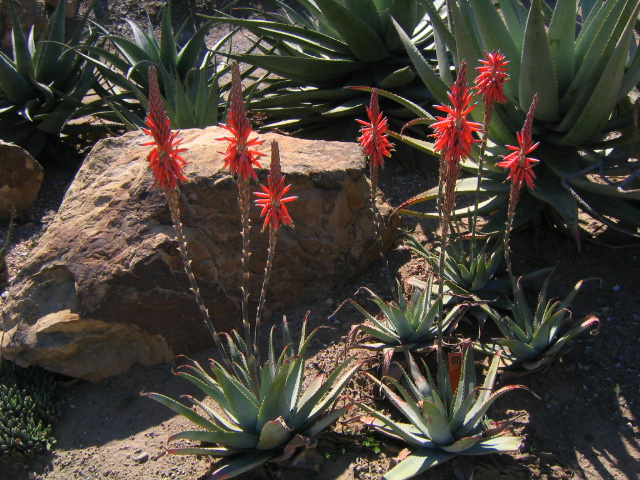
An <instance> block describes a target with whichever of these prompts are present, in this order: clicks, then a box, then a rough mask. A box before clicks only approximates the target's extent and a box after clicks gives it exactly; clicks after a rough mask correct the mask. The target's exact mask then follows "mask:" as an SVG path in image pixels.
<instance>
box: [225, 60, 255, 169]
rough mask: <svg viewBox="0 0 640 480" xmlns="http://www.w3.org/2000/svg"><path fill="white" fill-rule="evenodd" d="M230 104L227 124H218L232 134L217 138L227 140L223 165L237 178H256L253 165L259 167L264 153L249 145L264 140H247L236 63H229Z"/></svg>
mask: <svg viewBox="0 0 640 480" xmlns="http://www.w3.org/2000/svg"><path fill="white" fill-rule="evenodd" d="M230 103H231V105H230V107H229V118H228V122H229V123H228V124H227V125H225V124H223V123H221V124H220V126H221V127H222V128H224V129H225V130H228V131H229V132H230V133H231V134H232V135H233V136H232V137H222V138H218V139H217V140H226V141H228V142H229V145H228V146H227V151H226V152H221V153H223V154H224V166H225V167H227V166H228V167H229V170H231V173H233V174H237V175H238V178H239V179H242V180H245V181H248V180H250V179H254V180H258V176H257V175H256V171H255V170H254V167H260V163H258V158H259V157H261V156H263V155H264V153H262V152H259V151H257V150H251V149H250V148H249V147H255V146H257V145H262V144H263V143H264V140H258V139H257V138H254V139H252V140H249V135H251V131H252V130H251V125H250V124H249V120H248V119H247V114H246V113H245V110H244V100H243V98H242V80H241V79H240V69H239V68H238V64H237V63H235V62H234V63H233V64H231V102H230Z"/></svg>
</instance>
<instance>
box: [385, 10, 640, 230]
mask: <svg viewBox="0 0 640 480" xmlns="http://www.w3.org/2000/svg"><path fill="white" fill-rule="evenodd" d="M425 4H427V6H428V4H429V2H425ZM448 6H449V10H448V15H449V19H450V24H451V25H452V26H453V31H452V30H449V27H448V25H447V24H446V23H445V22H443V21H442V19H441V18H440V15H439V12H435V11H431V12H430V21H431V22H432V25H433V28H434V30H435V35H436V36H437V37H440V39H441V41H442V42H443V43H444V44H446V46H447V49H448V51H449V52H450V54H451V56H452V58H453V61H454V62H455V64H456V65H459V64H460V63H461V62H462V61H463V60H465V61H466V62H467V63H468V64H469V66H470V68H473V69H475V68H477V67H478V66H479V65H480V64H479V63H478V62H479V60H478V59H479V58H482V55H483V51H491V50H493V51H498V50H499V51H500V52H502V54H504V55H505V57H506V59H507V60H508V61H509V62H510V63H509V75H510V77H511V80H510V81H509V82H507V83H505V85H504V94H505V95H506V97H507V99H508V102H506V103H505V104H503V105H498V104H496V105H495V107H494V112H495V113H494V115H493V117H492V124H491V129H490V140H491V142H492V143H490V144H489V146H488V148H487V152H488V156H487V158H486V161H485V162H484V163H483V169H482V171H481V175H480V177H481V178H480V188H479V190H480V195H482V197H483V199H484V201H483V203H481V205H480V207H479V208H480V213H487V212H490V211H495V210H499V209H502V210H503V211H506V205H505V204H506V198H507V196H508V192H507V191H505V189H504V188H501V187H502V185H501V184H502V182H503V180H504V173H502V172H500V171H499V169H498V168H497V167H496V166H495V163H496V162H497V161H499V160H498V159H499V158H500V155H502V154H504V153H505V151H504V148H503V147H502V146H503V145H506V144H513V143H514V140H515V133H516V132H517V131H518V130H519V128H520V125H522V122H523V121H524V117H525V114H526V112H527V109H528V107H529V105H530V103H531V100H532V98H533V95H534V94H535V93H536V92H537V93H538V94H539V103H538V108H537V109H536V112H535V119H534V124H533V134H534V136H535V140H536V141H538V142H540V147H539V149H538V151H537V154H538V158H539V159H540V160H541V167H540V169H539V175H538V177H539V178H538V181H537V187H538V188H537V189H536V190H535V191H534V190H532V191H529V192H526V193H525V194H524V195H523V198H522V203H521V205H520V208H519V217H520V218H517V219H516V223H518V224H522V223H523V222H526V221H527V220H528V219H530V218H532V216H534V215H536V214H537V213H538V212H539V211H540V209H541V208H542V207H543V206H545V205H548V206H549V207H550V208H551V209H552V211H553V212H555V213H556V214H557V216H558V217H559V218H561V219H562V222H564V224H565V225H566V226H567V227H568V229H569V231H570V232H571V233H572V235H573V236H574V237H575V238H576V239H577V238H578V211H579V209H582V210H583V211H585V212H587V213H589V214H590V215H592V216H593V217H594V218H596V219H597V220H599V221H602V222H604V223H606V224H607V225H610V226H612V227H614V228H620V229H624V230H625V231H627V232H628V233H634V232H636V233H637V228H638V226H639V225H640V208H639V207H638V201H639V200H640V193H639V192H638V190H637V189H634V179H635V181H637V178H638V167H637V165H635V164H634V163H633V162H630V161H629V157H630V155H631V154H632V152H631V148H632V146H633V134H632V132H633V128H634V127H633V117H634V114H633V105H632V103H631V100H630V99H629V96H628V95H629V92H630V91H631V90H632V89H633V88H634V87H635V86H636V85H637V84H638V82H639V81H640V49H638V48H637V44H636V38H635V36H634V26H635V24H636V19H637V18H638V13H639V12H640V4H638V2H637V1H635V0H613V1H610V2H580V6H577V5H576V2H574V1H572V0H559V1H558V2H556V3H555V7H554V8H553V9H551V8H550V7H548V6H547V4H546V2H543V1H541V0H534V1H532V2H530V7H529V8H528V9H527V8H526V7H525V6H524V5H523V3H521V2H519V1H517V0H508V1H505V2H500V5H499V6H496V5H494V2H492V1H491V0H477V1H476V0H474V1H469V0H457V1H455V2H449V4H448ZM396 27H397V28H398V32H399V33H400V37H401V38H402V39H403V40H404V42H405V47H406V48H407V51H408V53H409V54H410V56H411V58H412V61H413V62H414V66H415V68H416V70H417V71H418V72H420V74H421V78H422V80H423V81H424V83H425V85H426V86H427V87H428V88H429V89H430V90H431V91H432V92H433V93H434V94H435V95H436V97H437V98H438V100H439V101H441V102H444V101H445V100H446V97H444V95H442V94H441V93H439V92H441V91H442V88H443V86H445V85H446V84H448V83H449V80H448V79H447V76H446V75H448V70H449V68H448V67H447V68H440V69H439V70H438V71H437V72H436V71H434V69H433V68H431V66H430V62H429V60H428V59H425V58H424V57H423V56H422V55H421V52H420V51H419V50H418V49H416V48H415V47H414V46H412V45H411V42H410V41H409V37H408V35H407V34H404V33H403V32H400V29H401V26H400V25H396ZM439 58H440V65H443V66H444V65H446V64H447V63H446V62H448V60H447V57H445V56H444V55H440V57H439ZM380 94H381V95H383V93H382V92H380ZM414 111H415V114H416V115H421V113H419V111H418V110H416V109H414ZM473 114H474V116H475V118H476V120H477V121H480V120H481V119H482V115H483V108H482V105H479V108H477V109H476V110H475V111H474V113H473ZM401 139H402V140H404V141H405V142H407V143H410V144H412V145H414V146H416V147H418V148H420V149H421V150H424V151H426V152H432V151H433V145H432V144H431V143H430V142H425V141H422V140H419V139H414V138H410V137H407V136H404V137H402V138H401ZM473 157H474V158H475V159H476V160H477V159H478V157H479V151H478V149H476V150H475V151H474V155H473ZM463 168H465V169H466V170H467V171H469V172H470V173H473V174H475V173H477V171H478V162H477V161H472V160H470V161H467V162H465V163H464V164H463ZM595 177H599V178H597V179H596V178H595ZM477 185H478V181H477V180H476V179H472V178H470V179H466V180H465V181H463V182H461V184H460V185H458V191H459V193H460V194H466V195H475V192H476V187H477ZM436 194H437V191H436V189H433V190H430V191H428V192H425V193H423V194H421V195H419V196H417V197H416V198H415V199H413V203H417V202H419V201H424V200H428V199H433V198H435V195H436ZM408 206H410V205H407V207H408ZM404 213H407V214H409V213H411V214H415V215H420V214H418V213H415V212H412V211H411V210H410V209H409V208H406V209H405V211H404ZM428 215H429V216H433V217H435V216H436V214H435V213H429V214H428ZM457 215H468V209H461V210H459V211H458V212H457ZM503 218H504V217H503V215H498V216H494V218H493V219H492V220H493V221H490V222H489V224H488V225H486V226H485V228H484V229H483V231H484V232H486V233H498V232H500V230H501V227H502V224H503V220H502V219H503ZM611 219H614V220H613V221H612V220H611Z"/></svg>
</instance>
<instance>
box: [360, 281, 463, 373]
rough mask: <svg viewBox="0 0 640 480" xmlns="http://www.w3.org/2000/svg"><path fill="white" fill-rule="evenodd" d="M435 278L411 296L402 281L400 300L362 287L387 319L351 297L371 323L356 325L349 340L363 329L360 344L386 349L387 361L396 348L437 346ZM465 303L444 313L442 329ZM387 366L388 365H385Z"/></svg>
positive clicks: (445, 327)
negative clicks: (403, 288)
mask: <svg viewBox="0 0 640 480" xmlns="http://www.w3.org/2000/svg"><path fill="white" fill-rule="evenodd" d="M432 287H433V278H431V279H430V280H429V282H428V284H427V285H426V287H425V288H424V289H422V290H419V289H416V290H414V292H413V293H412V294H411V296H410V298H406V296H405V294H404V293H403V292H402V287H401V286H400V285H399V284H398V295H397V299H398V303H396V302H390V303H388V304H387V303H386V302H385V301H384V300H383V299H381V298H380V297H378V296H377V295H376V294H375V293H373V292H372V291H371V290H369V289H368V288H364V287H363V288H362V290H364V291H366V292H368V293H369V294H370V295H371V300H372V301H373V302H374V303H375V304H376V306H377V307H378V308H379V309H380V311H381V312H382V316H383V319H382V320H378V318H376V316H374V315H372V314H371V313H369V312H367V311H366V310H365V309H364V308H362V307H361V306H360V305H359V304H358V303H357V302H356V301H355V300H349V303H351V304H352V305H353V306H354V307H356V309H357V310H358V311H359V312H360V313H362V315H364V317H365V319H366V320H367V321H368V323H363V324H361V325H357V326H355V327H354V328H353V329H352V330H351V333H350V335H349V337H350V339H349V343H353V342H354V340H355V337H356V335H357V334H358V333H359V332H362V333H364V334H366V335H367V339H366V340H364V341H362V342H360V343H358V344H357V346H358V347H362V348H367V349H371V350H382V351H383V353H384V354H385V363H386V364H388V363H389V361H390V359H391V356H392V355H393V353H394V352H396V351H414V352H419V351H426V350H429V349H432V348H433V343H434V340H435V338H436V334H437V330H438V327H437V322H436V319H437V316H438V307H439V300H438V299H437V295H435V290H434V289H433V288H432ZM465 309H466V306H465V305H462V304H460V305H456V306H455V307H454V308H453V309H451V311H450V312H449V313H448V314H447V315H446V316H445V317H444V319H443V321H442V330H443V331H446V330H447V329H449V328H450V327H452V326H453V325H454V324H455V323H456V321H457V320H458V319H459V318H460V317H461V316H462V314H463V313H464V311H465ZM385 370H386V369H385Z"/></svg>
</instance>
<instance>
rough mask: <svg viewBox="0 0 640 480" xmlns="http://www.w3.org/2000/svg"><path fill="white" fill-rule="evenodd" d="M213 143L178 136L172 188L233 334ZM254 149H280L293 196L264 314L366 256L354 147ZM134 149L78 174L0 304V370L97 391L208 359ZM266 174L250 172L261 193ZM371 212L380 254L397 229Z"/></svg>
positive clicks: (224, 217)
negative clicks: (193, 358) (111, 382)
mask: <svg viewBox="0 0 640 480" xmlns="http://www.w3.org/2000/svg"><path fill="white" fill-rule="evenodd" d="M224 135H225V131H223V130H221V129H219V128H217V127H211V128H208V129H206V130H185V131H183V132H182V136H183V137H184V142H183V145H184V146H185V147H187V148H188V149H189V150H188V152H187V153H186V154H185V159H187V161H188V162H189V165H187V168H186V171H187V175H188V177H189V178H190V180H191V181H190V182H189V183H187V184H183V186H182V187H181V211H182V218H183V223H184V226H185V228H184V230H185V235H186V236H187V239H188V243H189V251H190V254H191V257H192V259H193V269H194V271H195V274H196V277H197V279H198V281H199V284H200V289H201V292H202V294H203V297H204V299H205V302H206V304H207V306H208V307H209V310H210V312H211V316H212V318H213V321H214V324H215V326H216V329H218V330H219V331H229V330H231V329H233V328H238V327H239V326H240V318H241V313H240V302H241V294H240V284H241V236H240V221H239V211H238V205H237V186H236V184H235V182H234V181H233V180H232V178H231V177H230V176H229V174H228V172H227V170H225V169H223V168H222V165H223V162H222V155H221V154H220V153H219V152H220V151H222V150H224V148H225V142H221V141H217V140H216V138H219V137H221V136H224ZM262 138H266V139H267V140H268V141H269V140H271V139H277V140H278V142H279V144H280V152H281V158H282V170H283V173H284V174H285V175H286V177H287V178H286V181H287V183H291V184H292V190H291V193H292V194H294V195H297V196H298V200H297V201H295V202H293V203H290V204H288V205H289V211H290V214H291V217H292V218H293V221H294V223H295V225H296V228H295V229H284V230H282V231H281V233H280V236H279V240H278V245H277V251H276V255H275V261H274V266H273V276H272V278H271V282H270V285H269V292H268V295H267V303H268V305H270V306H271V308H277V307H279V306H284V305H289V304H293V303H297V302H311V301H314V300H320V299H323V298H326V296H328V295H329V294H330V292H331V291H332V290H333V289H335V288H336V287H338V286H340V285H341V284H343V283H344V282H346V281H347V280H349V279H352V278H353V277H354V276H356V275H358V274H359V273H361V272H362V271H363V269H365V268H366V267H367V265H368V264H370V263H371V262H372V261H374V260H375V259H376V258H377V256H378V250H377V243H376V242H375V237H374V232H373V226H372V219H371V210H370V204H369V183H368V180H367V178H366V177H365V163H364V161H363V159H362V157H361V154H360V152H359V148H358V146H357V145H356V144H355V143H342V142H324V141H309V140H300V139H294V138H289V137H283V136H280V135H276V134H266V135H263V136H262ZM146 140H147V138H145V136H144V135H143V134H138V133H129V134H126V135H124V136H122V137H120V138H113V139H106V140H103V141H101V142H99V143H98V144H97V145H96V146H95V148H94V149H93V151H92V152H91V154H90V155H89V157H88V158H87V159H86V160H85V162H84V164H83V166H82V168H81V169H80V171H79V172H78V174H77V176H76V179H75V180H74V182H73V184H72V185H71V187H70V189H69V191H68V192H67V194H66V196H65V198H64V201H63V204H62V206H61V208H60V211H59V213H58V215H57V218H56V220H55V221H54V222H53V224H52V225H51V226H50V227H49V229H48V230H47V232H46V233H45V235H44V236H43V237H42V238H41V240H40V242H39V244H38V246H37V247H36V248H35V249H34V250H33V252H32V253H31V255H30V259H29V262H28V263H27V264H26V265H25V266H24V268H23V270H22V271H21V272H20V274H19V275H18V277H17V278H16V280H15V281H14V282H13V285H12V287H11V289H10V291H9V295H8V300H7V304H6V305H5V307H4V313H5V326H6V329H7V333H8V334H9V335H7V336H5V341H4V345H3V347H2V353H3V355H4V356H6V357H8V358H12V359H15V360H16V361H18V362H19V363H22V364H37V365H41V366H43V367H45V368H48V369H50V370H53V371H57V372H60V373H64V374H66V375H70V376H74V377H79V378H84V379H88V380H93V381H96V380H100V379H102V378H105V377H107V376H110V375H115V374H119V373H122V372H124V371H126V370H127V369H128V368H129V367H130V366H131V365H132V364H133V363H136V362H139V363H143V364H150V363H156V362H162V361H167V360H170V359H172V358H173V356H174V355H177V354H188V353H191V352H194V351H197V350H200V349H203V348H208V347H210V346H211V345H212V340H211V338H210V337H209V335H208V334H207V331H206V329H205V327H204V324H203V321H202V318H201V317H200V313H199V311H198V308H197V306H196V303H195V301H194V299H193V297H192V295H191V293H190V291H189V284H188V280H187V277H186V275H185V273H184V271H183V268H182V263H181V260H180V257H179V254H178V247H177V242H176V240H175V232H174V229H173V226H172V223H171V220H170V216H169V211H168V208H167V204H166V200H165V198H164V195H163V194H162V192H161V191H159V190H157V189H153V190H152V189H151V184H152V177H151V172H150V171H149V170H148V168H147V162H146V160H145V158H146V154H147V152H148V150H149V148H148V147H141V146H140V144H141V143H142V142H144V141H146ZM267 144H268V143H267ZM267 144H265V145H264V148H263V151H264V152H265V153H268V146H267ZM265 158H266V160H264V161H263V165H264V166H265V167H266V166H268V163H269V160H268V156H267V157H265ZM267 174H268V172H267V170H266V169H265V170H262V171H260V172H259V176H260V179H261V181H262V182H263V183H265V182H266V176H267ZM257 188H258V187H257V186H256V189H257ZM379 208H380V209H381V211H382V213H383V215H384V216H385V217H386V218H387V223H388V224H390V223H391V224H393V225H389V226H388V228H387V232H386V240H387V242H390V241H391V237H392V235H393V233H394V231H395V226H396V225H397V222H396V220H397V219H396V218H395V217H393V221H391V222H389V213H390V208H389V207H388V205H386V204H380V205H379ZM251 217H252V224H253V228H252V230H251V236H250V238H251V251H252V254H251V258H250V270H251V278H250V281H251V298H252V300H254V301H256V300H257V298H258V295H259V292H260V286H261V283H262V274H263V271H264V262H265V259H266V250H267V241H268V239H267V237H268V235H267V234H261V233H260V227H261V225H262V222H261V220H260V218H259V209H258V208H257V207H256V208H254V209H253V211H252V216H251ZM254 311H255V310H254Z"/></svg>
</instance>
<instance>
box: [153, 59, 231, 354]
mask: <svg viewBox="0 0 640 480" xmlns="http://www.w3.org/2000/svg"><path fill="white" fill-rule="evenodd" d="M148 72H149V87H150V90H149V112H148V113H147V118H146V120H145V123H146V125H147V128H146V129H144V132H145V133H146V134H147V135H150V136H152V137H153V140H152V141H150V142H146V143H143V144H142V145H143V146H153V149H152V150H151V152H149V155H148V156H147V160H148V161H149V167H150V168H151V171H152V172H153V178H154V182H153V187H156V186H157V187H159V188H161V189H162V190H163V191H164V195H165V197H166V199H167V204H168V205H169V212H170V213H171V220H172V221H173V226H174V228H175V230H176V234H177V237H178V246H179V249H180V257H181V258H182V264H183V266H184V270H185V272H186V274H187V278H188V279H189V284H190V285H191V291H192V292H193V295H194V297H195V299H196V303H197V304H198V307H199V308H200V313H201V314H202V317H203V319H204V323H205V325H206V327H207V330H209V333H210V334H211V336H212V337H213V341H214V343H215V345H216V348H217V349H218V352H219V353H220V355H221V357H222V359H223V360H225V361H226V362H228V358H227V355H226V353H225V350H224V348H223V347H222V343H221V342H220V338H219V337H218V334H217V332H216V329H215V328H214V326H213V322H212V321H211V317H210V316H209V311H208V310H207V307H206V306H205V304H204V301H203V300H202V295H201V294H200V289H199V288H198V284H197V282H196V278H195V275H194V274H193V270H192V268H191V260H189V256H188V253H187V241H186V238H185V236H184V232H183V231H182V220H181V218H180V191H179V183H180V182H186V181H188V179H187V177H186V176H185V174H184V171H183V167H184V166H185V165H186V163H187V162H186V161H185V160H184V159H183V158H182V156H181V154H182V153H183V152H186V151H187V149H186V148H180V147H179V144H180V143H181V142H182V138H179V137H178V134H179V132H173V133H172V132H171V123H170V121H169V117H167V114H166V112H165V109H164V105H163V104H162V97H161V96H160V88H159V86H158V75H157V72H156V69H155V67H153V66H151V67H149V70H148Z"/></svg>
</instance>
